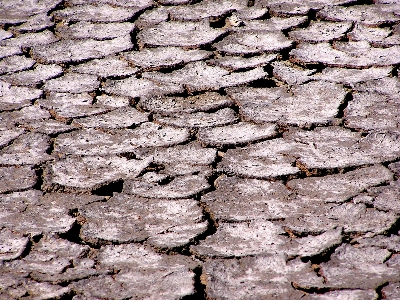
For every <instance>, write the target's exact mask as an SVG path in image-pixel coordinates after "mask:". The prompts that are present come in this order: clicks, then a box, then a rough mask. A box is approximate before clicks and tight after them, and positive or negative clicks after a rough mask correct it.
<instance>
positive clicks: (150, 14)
mask: <svg viewBox="0 0 400 300" xmlns="http://www.w3.org/2000/svg"><path fill="white" fill-rule="evenodd" d="M170 10H171V7H169V6H158V7H155V8H153V9H151V10H146V11H145V12H144V13H142V14H141V15H140V16H139V17H138V18H137V20H136V22H135V25H136V26H137V27H138V28H139V29H141V30H143V29H144V28H150V27H154V26H155V25H157V24H160V23H163V22H167V21H168V20H169V11H170Z"/></svg>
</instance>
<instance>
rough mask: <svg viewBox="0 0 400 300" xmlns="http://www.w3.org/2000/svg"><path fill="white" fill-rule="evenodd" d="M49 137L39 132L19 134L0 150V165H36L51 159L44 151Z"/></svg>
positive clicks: (47, 145)
mask: <svg viewBox="0 0 400 300" xmlns="http://www.w3.org/2000/svg"><path fill="white" fill-rule="evenodd" d="M49 147H50V138H49V137H48V136H46V135H43V134H40V133H27V134H24V135H21V136H20V137H18V138H17V139H16V140H14V141H13V143H12V144H11V145H9V146H7V147H5V148H3V149H2V150H1V151H0V165H3V166H4V165H5V166H18V165H37V164H40V163H43V162H45V161H48V160H51V159H53V158H52V157H51V156H50V155H48V154H47V153H46V151H47V149H48V148H49Z"/></svg>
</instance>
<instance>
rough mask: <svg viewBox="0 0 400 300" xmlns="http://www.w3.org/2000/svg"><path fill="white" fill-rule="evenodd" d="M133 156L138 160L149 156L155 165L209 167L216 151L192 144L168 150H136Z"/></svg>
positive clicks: (195, 143)
mask: <svg viewBox="0 0 400 300" xmlns="http://www.w3.org/2000/svg"><path fill="white" fill-rule="evenodd" d="M135 155H136V157H137V158H138V159H144V158H146V157H149V156H151V157H153V162H154V163H156V164H176V163H179V164H192V165H210V164H212V163H213V162H214V161H215V159H216V156H217V150H216V149H213V148H203V147H201V146H200V144H199V143H197V142H194V143H189V144H185V145H177V146H174V147H168V148H150V149H137V150H136V151H135Z"/></svg>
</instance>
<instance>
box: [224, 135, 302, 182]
mask: <svg viewBox="0 0 400 300" xmlns="http://www.w3.org/2000/svg"><path fill="white" fill-rule="evenodd" d="M299 147H300V148H301V147H303V145H300V144H297V143H293V142H287V141H285V140H283V139H273V140H269V141H265V142H260V143H257V144H253V145H250V146H248V147H246V148H242V149H241V148H238V149H229V150H228V151H227V152H226V154H225V155H224V157H223V158H222V161H221V162H220V163H219V164H218V169H219V170H221V171H224V172H227V173H228V174H234V175H237V176H240V177H245V178H257V179H268V178H272V177H279V176H286V175H291V174H296V173H298V172H300V169H298V168H297V167H294V162H295V158H294V157H290V156H288V155H286V154H287V153H288V151H290V150H294V149H296V148H299Z"/></svg>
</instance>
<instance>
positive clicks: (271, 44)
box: [214, 30, 293, 55]
mask: <svg viewBox="0 0 400 300" xmlns="http://www.w3.org/2000/svg"><path fill="white" fill-rule="evenodd" d="M292 44H293V42H292V41H291V40H289V39H288V38H286V37H285V36H284V35H283V34H282V33H280V32H274V31H262V30H258V31H253V30H252V31H244V32H235V33H233V34H231V35H229V36H228V37H226V38H224V39H223V40H222V41H220V42H218V43H216V44H214V47H215V48H217V50H218V51H219V52H222V53H226V54H231V55H241V54H262V53H275V52H279V51H281V50H284V49H288V48H290V47H292Z"/></svg>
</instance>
